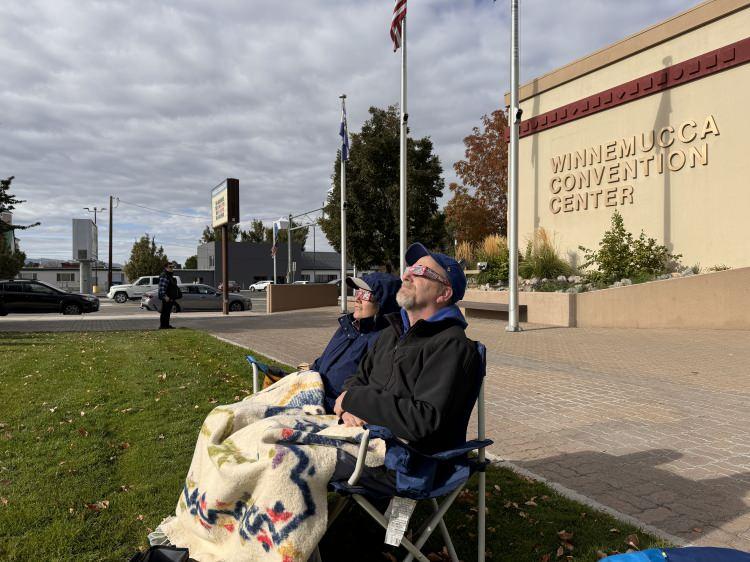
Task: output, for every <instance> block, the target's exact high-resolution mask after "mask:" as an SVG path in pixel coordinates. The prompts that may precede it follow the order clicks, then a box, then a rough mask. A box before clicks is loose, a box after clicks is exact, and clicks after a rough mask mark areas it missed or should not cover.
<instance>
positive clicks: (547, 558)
mask: <svg viewBox="0 0 750 562" xmlns="http://www.w3.org/2000/svg"><path fill="white" fill-rule="evenodd" d="M550 558H552V555H551V554H545V555H544V556H542V557H541V558H540V559H539V562H549V561H550Z"/></svg>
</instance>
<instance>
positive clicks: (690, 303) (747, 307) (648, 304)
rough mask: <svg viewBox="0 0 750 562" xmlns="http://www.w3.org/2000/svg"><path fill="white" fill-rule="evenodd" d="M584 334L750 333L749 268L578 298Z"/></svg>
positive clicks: (578, 313)
mask: <svg viewBox="0 0 750 562" xmlns="http://www.w3.org/2000/svg"><path fill="white" fill-rule="evenodd" d="M576 300H577V303H576V309H577V310H576V318H577V324H578V327H580V328H589V327H605V328H697V329H700V328H708V329H725V330H750V267H745V268H742V269H736V270H730V271H719V272H716V273H708V274H705V275H696V276H694V277H682V278H677V279H668V280H666V281H654V282H653V283H644V284H642V285H631V286H628V287H619V288H615V289H606V290H603V291H593V292H590V293H581V294H579V295H577V298H576Z"/></svg>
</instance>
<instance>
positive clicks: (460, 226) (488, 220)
mask: <svg viewBox="0 0 750 562" xmlns="http://www.w3.org/2000/svg"><path fill="white" fill-rule="evenodd" d="M506 128H507V122H506V119H505V114H504V113H503V112H502V111H501V110H499V109H498V110H496V111H493V112H492V114H491V115H490V116H489V117H488V116H487V115H483V116H482V129H481V130H480V128H479V127H474V129H473V130H472V133H471V134H470V135H469V136H468V137H466V138H465V139H464V145H465V146H466V151H465V153H464V154H465V157H466V158H465V159H464V160H459V161H458V162H456V163H455V164H454V165H453V169H454V170H455V171H456V174H457V175H458V177H459V178H460V179H461V181H462V182H463V185H462V186H458V185H456V186H455V187H454V185H455V184H451V186H450V188H451V191H453V193H454V195H453V199H452V200H451V201H450V202H449V203H448V205H447V206H446V209H445V212H446V216H447V220H448V223H449V225H450V227H451V228H453V229H454V230H455V231H456V232H457V233H458V232H460V233H463V234H464V235H466V236H468V237H469V238H465V239H464V238H459V240H466V241H474V242H476V241H479V240H480V239H482V238H483V237H484V236H486V235H487V234H500V235H502V236H505V235H506V232H507V224H506V222H507V210H508V176H507V174H508V145H507V143H506V142H505V130H506ZM472 191H473V193H472ZM454 199H456V201H455V203H454ZM478 220H479V221H481V224H473V223H475V221H478Z"/></svg>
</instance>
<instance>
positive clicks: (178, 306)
mask: <svg viewBox="0 0 750 562" xmlns="http://www.w3.org/2000/svg"><path fill="white" fill-rule="evenodd" d="M179 287H180V291H182V298H181V299H179V300H178V301H176V302H175V308H174V311H175V312H182V311H186V310H221V309H222V304H221V301H222V296H223V295H222V293H221V292H220V291H218V290H216V289H214V288H213V287H209V286H208V285H201V284H191V285H179ZM141 308H145V309H146V310H154V311H156V312H161V300H159V298H158V296H157V291H149V292H148V293H146V294H145V295H143V296H142V297H141ZM252 309H253V303H252V301H251V300H250V299H249V298H247V297H244V296H242V295H238V294H235V293H230V294H229V310H230V312H241V311H243V310H252Z"/></svg>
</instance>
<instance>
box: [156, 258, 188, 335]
mask: <svg viewBox="0 0 750 562" xmlns="http://www.w3.org/2000/svg"><path fill="white" fill-rule="evenodd" d="M174 266H175V264H174V262H169V263H167V265H165V266H164V271H163V272H162V274H161V276H159V293H158V295H157V296H158V297H159V300H161V314H160V315H159V329H160V330H168V329H172V328H174V326H172V325H170V324H169V316H170V315H171V314H172V307H173V306H174V304H175V301H177V300H178V299H179V298H180V297H182V293H181V292H180V288H179V287H178V286H177V279H175V277H174Z"/></svg>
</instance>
